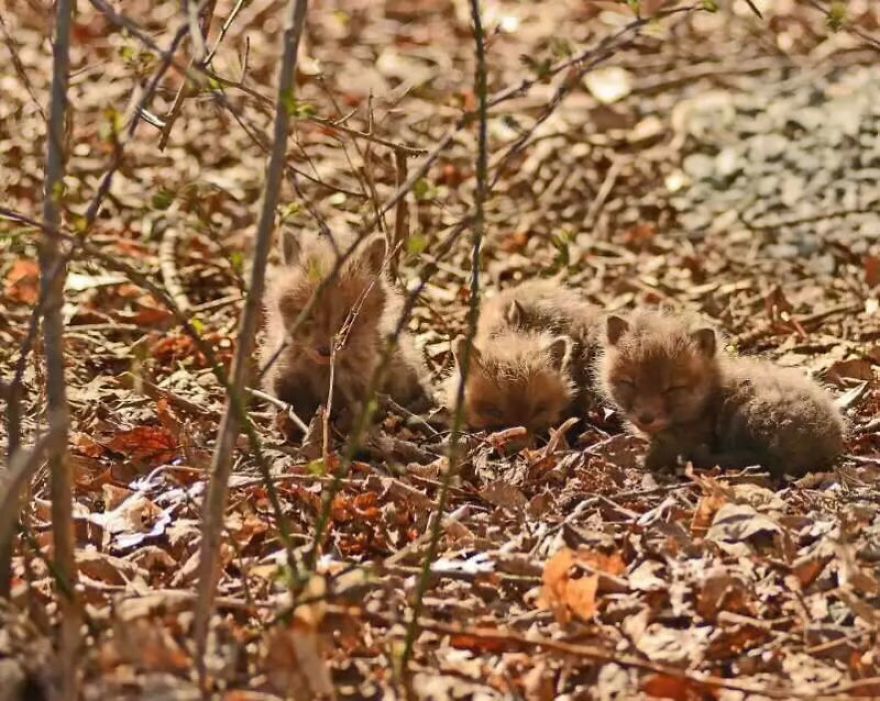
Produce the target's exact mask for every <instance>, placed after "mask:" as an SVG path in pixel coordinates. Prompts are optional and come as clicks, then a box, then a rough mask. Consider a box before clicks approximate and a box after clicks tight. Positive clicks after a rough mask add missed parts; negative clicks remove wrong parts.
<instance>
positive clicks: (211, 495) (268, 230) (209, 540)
mask: <svg viewBox="0 0 880 701" xmlns="http://www.w3.org/2000/svg"><path fill="white" fill-rule="evenodd" d="M307 5H308V0H290V2H289V4H288V8H287V16H286V20H285V28H284V35H283V55H282V60H281V71H280V76H279V79H278V99H277V103H276V106H275V133H274V141H273V145H272V154H271V156H270V158H269V163H268V165H267V167H266V184H265V187H264V191H263V200H262V205H261V209H260V219H259V222H258V224H257V240H256V246H255V250H254V263H253V270H252V273H251V281H250V290H249V291H248V297H247V300H246V301H245V307H244V310H243V312H242V317H241V324H240V327H239V333H238V342H237V347H236V352H235V359H234V361H233V365H232V379H231V382H230V386H229V389H228V392H227V395H228V398H227V404H226V412H225V413H224V416H223V421H222V423H221V425H220V429H219V433H218V436H217V447H216V448H215V451H214V458H213V460H212V464H211V481H210V484H209V486H208V493H207V495H206V496H205V501H204V513H203V522H202V541H201V550H200V561H199V590H198V591H199V599H198V605H197V607H196V622H195V633H196V645H197V649H198V651H199V665H200V672H201V676H202V678H203V680H204V653H205V645H206V641H207V634H208V624H209V622H210V617H211V612H212V611H213V599H214V593H215V586H216V581H217V578H218V576H219V574H220V573H219V571H218V568H219V554H220V539H221V533H222V530H223V516H224V511H225V507H226V496H227V492H228V487H229V484H228V483H229V474H230V470H231V466H232V461H231V458H232V450H233V448H234V446H235V440H236V438H237V436H238V434H239V431H240V429H241V417H240V416H239V414H238V412H236V411H235V409H234V407H233V403H234V401H235V399H234V397H235V398H237V399H238V400H240V398H241V397H242V394H243V390H244V385H245V378H246V374H247V368H248V363H249V361H250V358H251V355H252V352H253V347H254V340H255V336H256V331H257V322H258V319H259V311H260V304H261V302H262V296H263V287H264V284H265V271H266V264H267V262H268V258H269V250H270V248H271V244H272V234H273V232H274V229H275V209H276V207H277V204H278V197H279V192H280V190H281V180H282V178H283V176H284V162H285V152H286V147H287V134H288V129H289V125H290V111H289V110H288V104H289V102H290V100H291V98H292V96H293V88H294V77H295V74H296V62H297V53H298V49H299V42H300V37H301V35H302V31H303V27H304V26H305V19H306V8H307ZM289 564H290V565H291V566H292V564H293V563H289Z"/></svg>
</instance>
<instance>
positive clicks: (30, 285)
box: [4, 259, 40, 304]
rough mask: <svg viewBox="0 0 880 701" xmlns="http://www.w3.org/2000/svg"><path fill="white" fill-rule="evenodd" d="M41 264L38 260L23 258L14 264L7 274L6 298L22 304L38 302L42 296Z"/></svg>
mask: <svg viewBox="0 0 880 701" xmlns="http://www.w3.org/2000/svg"><path fill="white" fill-rule="evenodd" d="M39 284H40V266H39V265H37V263H36V261H33V260H27V259H21V260H17V261H15V263H13V264H12V269H11V270H10V271H9V273H8V274H7V275H6V285H5V288H4V293H5V295H6V298H7V299H9V300H11V301H13V302H21V303H22V304H36V303H37V300H38V299H39V297H40V290H39Z"/></svg>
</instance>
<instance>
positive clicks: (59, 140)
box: [40, 0, 82, 701]
mask: <svg viewBox="0 0 880 701" xmlns="http://www.w3.org/2000/svg"><path fill="white" fill-rule="evenodd" d="M73 4H74V0H57V2H56V5H55V41H54V49H53V52H52V99H51V104H50V108H49V123H48V126H47V131H48V139H47V144H48V145H47V150H46V179H45V185H44V192H43V221H44V223H45V228H44V229H43V236H42V238H41V246H40V287H41V289H40V296H41V297H42V299H43V300H44V305H45V309H44V315H45V316H44V321H43V343H44V348H45V356H46V413H47V419H48V423H49V436H50V440H49V445H48V446H47V453H48V459H49V475H50V481H49V493H50V497H51V500H52V535H53V542H54V546H55V565H56V567H57V569H58V573H59V576H60V577H61V578H62V579H64V581H66V582H68V583H70V585H71V586H72V587H76V583H77V571H76V558H75V555H74V551H75V548H76V540H75V536H74V530H73V474H72V468H71V465H69V464H68V462H67V460H66V457H67V432H68V428H69V424H70V416H69V413H68V407H67V389H66V386H65V381H64V320H63V318H62V316H61V309H62V307H63V305H64V280H65V277H66V274H65V269H64V264H63V262H62V261H63V258H62V255H61V248H60V243H61V237H60V234H59V232H58V227H59V226H60V224H61V210H60V206H59V205H60V201H61V195H62V190H61V188H62V185H63V178H64V166H65V158H66V156H65V153H64V125H65V121H66V117H67V85H68V81H69V72H70V29H71V24H72V17H73ZM59 613H60V618H61V641H60V645H59V659H60V666H61V674H60V679H61V681H60V698H62V699H64V700H65V701H75V699H77V698H78V696H79V692H78V682H79V680H78V671H77V668H78V656H79V645H80V633H79V628H80V622H81V620H82V616H81V611H80V608H79V603H78V602H77V597H76V593H75V590H74V591H70V592H67V595H66V596H65V595H63V594H62V595H61V596H59Z"/></svg>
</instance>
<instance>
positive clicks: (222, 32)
mask: <svg viewBox="0 0 880 701" xmlns="http://www.w3.org/2000/svg"><path fill="white" fill-rule="evenodd" d="M244 2H245V0H236V2H235V7H233V8H232V12H230V13H229V17H227V18H226V21H225V22H223V26H222V27H220V33H219V34H218V35H217V41H215V42H214V46H212V47H211V50H210V51H209V52H208V55H207V56H206V57H205V60H204V65H206V66H209V65H211V61H213V60H214V54H216V53H217V49H219V48H220V44H222V43H223V40H224V39H225V38H226V32H228V31H229V28H230V27H231V26H232V23H233V22H235V18H236V17H238V13H239V12H241V8H243V7H244Z"/></svg>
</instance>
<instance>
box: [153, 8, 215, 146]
mask: <svg viewBox="0 0 880 701" xmlns="http://www.w3.org/2000/svg"><path fill="white" fill-rule="evenodd" d="M185 4H186V13H187V20H188V26H189V36H190V45H191V46H192V48H193V52H194V53H195V58H193V59H192V60H191V61H190V69H191V68H192V67H193V66H195V65H202V66H204V65H206V64H207V62H208V58H207V57H206V55H205V52H206V49H205V37H206V36H207V35H208V30H209V29H210V27H211V20H212V19H213V17H214V7H215V6H216V4H217V3H216V0H207V2H206V4H205V6H204V8H201V9H199V7H198V3H196V2H195V1H194V0H188V2H186V3H185ZM217 46H219V42H218V43H217V45H215V46H214V48H213V49H212V51H211V56H213V55H214V51H216V50H217ZM192 93H193V89H192V87H191V86H190V83H189V80H188V79H186V78H185V79H184V80H183V82H182V83H181V84H180V87H179V88H178V89H177V94H176V95H175V96H174V102H173V103H172V105H171V111H170V112H169V113H168V117H167V118H166V119H165V123H164V124H163V125H162V132H161V134H160V135H159V150H160V151H164V150H165V147H166V146H167V145H168V139H169V138H170V137H171V130H172V129H173V128H174V122H175V121H176V120H177V117H178V115H180V110H181V109H183V103H184V101H185V100H186V98H188V97H189V96H190V95H192Z"/></svg>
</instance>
